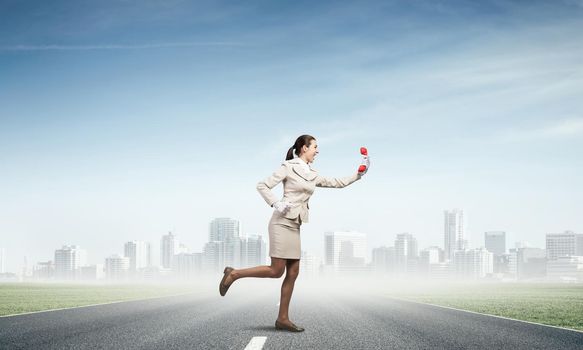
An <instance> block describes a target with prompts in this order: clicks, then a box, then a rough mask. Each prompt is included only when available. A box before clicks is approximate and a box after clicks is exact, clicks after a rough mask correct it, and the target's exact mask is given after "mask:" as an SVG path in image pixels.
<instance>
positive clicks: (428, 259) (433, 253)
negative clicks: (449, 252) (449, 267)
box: [419, 246, 443, 265]
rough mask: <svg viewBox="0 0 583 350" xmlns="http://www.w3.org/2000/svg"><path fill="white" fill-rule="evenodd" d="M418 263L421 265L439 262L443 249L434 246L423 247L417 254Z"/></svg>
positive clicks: (441, 258)
mask: <svg viewBox="0 0 583 350" xmlns="http://www.w3.org/2000/svg"><path fill="white" fill-rule="evenodd" d="M419 258H420V263H421V264H423V265H430V264H439V263H440V262H441V261H442V260H443V250H442V249H441V248H439V247H436V246H431V247H429V248H425V249H423V250H422V251H421V253H420V254H419Z"/></svg>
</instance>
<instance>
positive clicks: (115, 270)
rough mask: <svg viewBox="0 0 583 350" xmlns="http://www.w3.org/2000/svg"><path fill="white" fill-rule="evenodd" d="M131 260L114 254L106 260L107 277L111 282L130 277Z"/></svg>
mask: <svg viewBox="0 0 583 350" xmlns="http://www.w3.org/2000/svg"><path fill="white" fill-rule="evenodd" d="M129 269H130V258H128V257H125V256H120V255H118V254H114V255H111V256H109V257H108V258H105V277H106V278H107V279H109V280H124V279H126V278H127V277H128V272H129Z"/></svg>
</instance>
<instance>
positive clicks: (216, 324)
mask: <svg viewBox="0 0 583 350" xmlns="http://www.w3.org/2000/svg"><path fill="white" fill-rule="evenodd" d="M217 282H218V281H217ZM237 283H238V285H233V287H231V289H230V290H229V292H228V294H227V295H226V296H225V297H221V296H220V295H219V294H218V291H217V290H216V289H217V288H216V286H214V285H213V286H210V285H209V286H208V288H206V287H205V288H203V290H202V291H196V292H195V293H193V294H189V295H183V296H175V297H165V298H158V299H149V300H142V301H132V302H123V303H116V304H107V305H99V306H90V307H83V308H76V309H68V310H59V311H51V312H43V313H35V314H28V315H20V316H12V317H4V318H0V348H2V349H245V347H246V346H248V345H249V343H250V342H251V340H252V339H253V338H254V337H266V338H263V340H261V341H259V343H263V342H264V344H263V349H483V348H490V349H510V348H511V349H582V348H583V332H575V331H569V330H563V329H558V328H552V327H544V326H539V325H535V324H529V323H524V322H517V321H512V320H506V319H500V318H495V317H489V316H484V315H478V314H473V313H466V312H461V311H456V310H450V309H444V308H440V307H435V306H430V305H424V304H418V303H412V302H406V301H402V300H396V299H391V298H388V297H385V296H382V295H379V294H378V293H367V292H364V291H360V292H354V291H353V292H349V291H347V290H345V289H342V290H341V291H338V292H330V291H326V289H322V288H320V287H314V286H308V285H302V284H301V283H299V280H298V282H297V283H296V288H295V291H294V297H293V299H292V304H291V307H290V318H291V320H292V321H293V322H294V323H296V324H297V325H300V326H302V327H305V328H306V330H305V332H302V333H291V332H287V331H281V330H279V331H278V330H275V329H274V322H275V319H276V317H277V311H278V305H277V303H278V300H279V289H278V288H279V284H280V283H281V280H279V281H275V280H268V279H255V280H251V279H248V280H241V281H237ZM362 289H363V290H364V289H365V288H362ZM256 340H257V339H256ZM258 348H260V347H258Z"/></svg>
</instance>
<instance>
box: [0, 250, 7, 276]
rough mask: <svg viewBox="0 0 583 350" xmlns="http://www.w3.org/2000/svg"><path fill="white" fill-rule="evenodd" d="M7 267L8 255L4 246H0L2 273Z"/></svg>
mask: <svg viewBox="0 0 583 350" xmlns="http://www.w3.org/2000/svg"><path fill="white" fill-rule="evenodd" d="M5 269H6V255H5V253H4V248H0V273H4V272H5Z"/></svg>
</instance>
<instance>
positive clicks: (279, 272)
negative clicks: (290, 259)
mask: <svg viewBox="0 0 583 350" xmlns="http://www.w3.org/2000/svg"><path fill="white" fill-rule="evenodd" d="M284 270H285V268H284V267H283V266H273V267H271V277H273V278H280V277H281V276H283V272H284Z"/></svg>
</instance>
